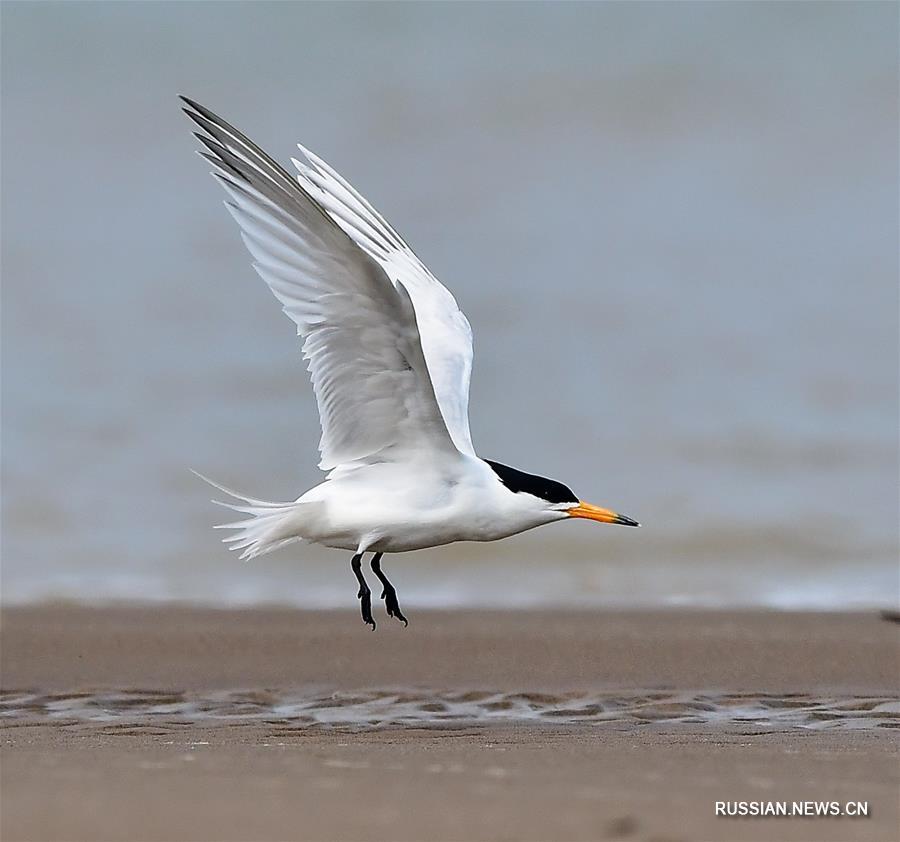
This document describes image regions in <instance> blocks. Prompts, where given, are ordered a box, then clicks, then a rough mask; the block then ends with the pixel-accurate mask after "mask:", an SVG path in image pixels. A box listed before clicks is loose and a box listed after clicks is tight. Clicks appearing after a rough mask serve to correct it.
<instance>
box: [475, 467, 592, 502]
mask: <svg viewBox="0 0 900 842" xmlns="http://www.w3.org/2000/svg"><path fill="white" fill-rule="evenodd" d="M484 461H485V462H487V464H488V465H490V466H491V469H492V470H493V472H494V473H495V474H496V475H497V476H498V477H500V482H502V483H503V484H504V485H505V486H506V487H507V488H508V489H509V490H510V491H512V492H513V493H517V492H519V491H522V492H525V493H526V494H531V495H533V496H535V497H540V498H541V499H542V500H546V501H547V502H548V503H577V502H578V498H577V497H576V496H575V494H574V493H573V491H572V489H571V488H569V487H568V486H567V485H563V484H562V483H561V482H557V481H556V480H555V479H547V478H546V477H539V476H538V475H537V474H526V473H525V471H518V470H516V469H515V468H510V467H509V466H508V465H501V464H500V463H499V462H491V460H490V459H485V460H484Z"/></svg>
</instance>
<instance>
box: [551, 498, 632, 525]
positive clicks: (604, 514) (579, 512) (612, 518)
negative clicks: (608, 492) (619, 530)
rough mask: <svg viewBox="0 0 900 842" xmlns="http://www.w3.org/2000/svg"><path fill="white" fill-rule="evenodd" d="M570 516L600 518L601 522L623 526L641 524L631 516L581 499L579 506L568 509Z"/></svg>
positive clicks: (590, 518) (567, 512) (589, 518)
mask: <svg viewBox="0 0 900 842" xmlns="http://www.w3.org/2000/svg"><path fill="white" fill-rule="evenodd" d="M566 514H567V515H568V516H569V517H583V518H587V519H588V520H599V521H600V523H618V524H620V525H622V526H640V524H639V523H638V522H637V521H636V520H632V519H631V518H630V517H625V515H620V514H619V513H618V512H612V511H610V510H609V509H601V508H600V507H599V506H594V505H593V504H592V503H585V502H584V500H581V501H579V503H578V505H577V506H573V507H572V508H571V509H567V510H566Z"/></svg>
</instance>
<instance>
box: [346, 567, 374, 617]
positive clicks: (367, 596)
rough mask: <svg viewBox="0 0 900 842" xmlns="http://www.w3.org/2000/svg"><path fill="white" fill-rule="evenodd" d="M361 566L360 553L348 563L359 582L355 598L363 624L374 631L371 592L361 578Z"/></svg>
mask: <svg viewBox="0 0 900 842" xmlns="http://www.w3.org/2000/svg"><path fill="white" fill-rule="evenodd" d="M361 565H362V553H358V554H357V555H355V556H353V560H352V561H351V562H350V567H351V568H353V574H354V575H355V576H356V581H357V582H359V593H357V594H356V596H357V597H358V599H359V609H360V612H361V613H362V618H363V622H364V623H367V624H368V625H370V626H371V627H372V631H375V618H374V617H373V616H372V591H370V590H369V586H368V585H367V584H366V580H365V578H363V574H362V567H361Z"/></svg>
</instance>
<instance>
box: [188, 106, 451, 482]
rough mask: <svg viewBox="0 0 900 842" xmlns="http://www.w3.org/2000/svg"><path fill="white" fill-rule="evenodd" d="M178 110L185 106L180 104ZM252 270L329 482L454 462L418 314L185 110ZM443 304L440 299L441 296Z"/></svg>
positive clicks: (246, 143) (345, 242) (320, 217)
mask: <svg viewBox="0 0 900 842" xmlns="http://www.w3.org/2000/svg"><path fill="white" fill-rule="evenodd" d="M182 99H184V98H182ZM184 101H185V102H186V103H187V105H188V106H189V108H186V109H185V113H186V114H187V115H188V116H189V117H190V118H191V119H192V120H194V122H195V123H197V124H198V125H199V126H200V128H201V129H202V131H201V132H196V133H195V135H196V137H197V138H198V139H199V140H200V141H201V142H202V143H203V145H204V146H205V147H206V151H203V152H201V153H200V154H201V155H203V157H204V158H206V159H207V160H208V161H210V162H211V163H212V164H213V166H214V167H215V171H214V173H213V175H215V176H216V178H217V179H218V181H219V182H220V183H221V184H222V186H223V187H224V188H225V191H226V192H227V194H228V196H229V199H228V200H227V201H226V203H225V204H226V206H227V207H228V210H229V211H230V212H231V214H232V216H233V217H234V218H235V219H236V220H237V223H238V225H239V226H240V228H241V234H242V236H243V239H244V242H245V243H246V245H247V248H248V249H249V250H250V253H251V254H252V255H253V258H254V263H253V266H254V268H255V269H256V271H257V272H258V273H259V275H260V276H261V277H262V278H263V280H264V281H265V282H266V283H267V284H268V285H269V287H270V288H271V290H272V292H273V293H274V294H275V297H276V298H277V299H278V300H279V301H280V302H281V304H282V305H283V309H284V312H285V313H287V315H288V316H290V318H291V319H292V320H293V321H294V323H295V324H296V325H297V333H298V335H299V336H300V337H301V338H302V340H303V355H304V357H305V358H306V359H307V360H308V362H309V371H310V374H311V377H312V384H313V388H314V390H315V393H316V401H317V403H318V406H319V416H320V420H321V424H322V439H321V442H320V444H319V450H320V451H321V455H322V459H321V462H320V463H319V467H321V468H322V469H323V470H330V469H332V468H335V467H337V466H339V465H345V464H347V463H349V462H354V461H357V460H364V459H366V458H367V457H374V456H375V455H376V454H377V456H378V458H380V459H385V458H395V457H396V458H404V457H406V456H408V455H409V454H410V453H412V452H414V451H416V450H430V451H436V450H443V451H445V452H449V453H457V449H456V448H455V447H454V444H453V439H452V438H451V436H450V434H449V432H448V429H447V424H446V423H445V421H444V418H443V416H442V414H441V410H440V408H439V406H438V402H437V400H436V398H435V393H434V388H433V386H432V379H431V376H430V374H429V369H428V364H427V363H426V360H425V355H424V354H423V349H422V342H421V337H420V328H419V326H418V325H417V312H416V310H415V308H414V303H413V301H412V296H411V294H410V292H409V291H408V290H407V288H406V286H405V285H403V284H395V283H392V282H391V280H390V279H389V277H388V275H387V274H386V273H385V269H384V268H383V267H382V266H381V265H380V264H379V262H378V261H376V260H375V259H373V257H372V256H371V255H370V254H368V253H367V252H366V251H365V250H364V249H361V248H360V247H359V246H358V245H357V244H356V242H355V241H354V240H353V239H352V238H351V237H349V236H348V235H347V234H346V233H345V231H344V230H342V229H341V227H339V226H338V225H336V224H335V222H334V220H333V218H332V216H331V215H329V214H328V213H327V212H326V211H325V210H324V209H323V208H322V207H321V206H320V204H319V203H318V202H317V201H316V200H315V199H313V198H312V197H311V195H310V193H309V191H307V190H306V189H305V188H304V186H303V185H302V184H301V183H299V182H298V181H297V180H296V179H294V178H292V177H291V176H290V175H288V173H287V172H286V171H285V170H284V169H283V168H282V167H280V166H279V165H278V164H277V163H275V161H273V160H272V159H271V158H270V157H269V156H268V155H266V153H265V152H263V151H262V150H261V149H260V148H259V147H257V146H256V145H255V144H254V143H253V142H252V141H250V140H249V139H248V138H247V137H245V136H244V135H243V134H241V133H240V132H239V131H238V130H237V129H235V128H234V127H233V126H231V125H229V124H228V123H226V122H225V121H224V120H222V119H221V118H219V117H217V116H216V115H215V114H213V113H212V112H210V111H209V110H207V109H206V108H203V107H202V106H200V105H198V104H197V103H195V102H192V101H190V100H187V99H184ZM448 295H449V293H448Z"/></svg>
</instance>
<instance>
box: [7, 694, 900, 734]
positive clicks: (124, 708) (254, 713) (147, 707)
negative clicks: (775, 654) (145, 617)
mask: <svg viewBox="0 0 900 842" xmlns="http://www.w3.org/2000/svg"><path fill="white" fill-rule="evenodd" d="M236 720H248V721H263V722H270V723H272V724H279V725H287V726H291V725H292V726H295V727H312V726H359V727H379V726H396V725H420V726H434V725H440V724H445V725H475V724H478V723H481V722H487V721H490V722H493V723H497V722H509V723H515V722H523V721H528V722H530V723H535V722H541V721H543V722H547V723H553V724H557V725H559V724H564V723H596V724H603V723H622V724H627V725H650V724H659V723H673V724H674V723H693V724H701V725H717V724H719V725H721V724H740V723H744V724H746V725H748V726H755V727H759V728H764V729H782V730H783V729H793V728H811V729H831V728H844V729H846V728H852V729H876V728H897V727H900V699H896V698H892V697H886V696H866V697H839V696H812V695H804V694H780V695H774V694H771V695H770V694H759V693H686V692H663V691H659V692H657V691H653V692H644V693H625V692H604V693H591V694H563V695H554V694H547V693H527V692H522V693H499V692H490V691H466V692H459V691H457V692H450V691H447V692H440V691H427V690H371V691H362V692H359V691H358V692H352V693H346V692H341V693H324V694H303V693H298V692H296V691H295V692H289V691H277V690H244V691H228V692H214V693H206V694H198V693H187V692H181V691H159V690H141V689H132V690H117V691H103V692H80V693H66V694H52V693H51V694H48V693H34V692H28V691H7V692H3V693H0V722H2V723H3V724H4V725H6V726H7V727H9V726H12V725H17V724H25V723H34V722H46V721H52V722H56V723H57V724H61V725H62V724H67V723H78V722H86V721H87V722H96V723H105V724H108V725H114V726H117V727H123V728H132V729H133V728H134V727H136V726H137V727H142V728H151V729H152V728H153V727H154V725H168V724H187V723H191V722H197V721H203V722H204V723H205V724H213V723H215V722H216V721H229V722H234V721H236Z"/></svg>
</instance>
